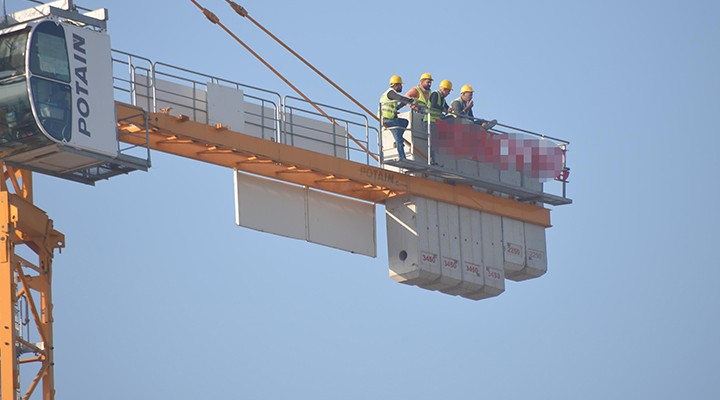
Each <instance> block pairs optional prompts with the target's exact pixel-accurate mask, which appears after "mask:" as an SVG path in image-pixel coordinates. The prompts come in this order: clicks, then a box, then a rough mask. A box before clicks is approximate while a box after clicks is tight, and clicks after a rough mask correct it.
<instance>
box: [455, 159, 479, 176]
mask: <svg viewBox="0 0 720 400" xmlns="http://www.w3.org/2000/svg"><path fill="white" fill-rule="evenodd" d="M457 170H458V172H461V173H462V174H464V175H469V176H477V175H478V162H477V161H474V160H471V159H469V158H462V159H460V160H457Z"/></svg>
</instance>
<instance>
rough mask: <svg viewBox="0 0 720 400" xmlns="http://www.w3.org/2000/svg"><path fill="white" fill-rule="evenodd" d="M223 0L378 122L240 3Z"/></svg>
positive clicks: (375, 115)
mask: <svg viewBox="0 0 720 400" xmlns="http://www.w3.org/2000/svg"><path fill="white" fill-rule="evenodd" d="M225 1H226V2H227V3H228V4H229V5H230V7H232V9H233V10H235V12H236V13H237V14H238V15H240V16H241V17H244V18H247V19H248V20H250V22H252V23H253V24H255V26H257V27H258V28H260V30H262V31H263V32H265V33H266V34H267V35H268V36H270V37H271V38H273V39H274V40H275V41H276V42H278V44H280V45H281V46H282V47H284V48H285V49H286V50H287V51H289V52H290V53H292V55H294V56H295V57H297V59H298V60H300V61H302V62H303V63H304V64H305V65H307V66H308V68H310V69H312V70H313V71H314V72H315V73H317V74H318V75H320V77H321V78H323V79H325V80H326V81H327V82H328V83H329V84H331V85H332V86H333V87H334V88H335V89H337V90H338V91H339V92H340V93H342V94H343V95H345V97H347V98H348V99H350V101H352V102H353V103H355V104H356V105H357V106H358V107H360V108H361V109H362V110H363V111H365V112H366V113H367V114H368V115H370V116H371V117H373V118H375V120H376V121H378V122H379V121H380V118H378V116H377V114H375V113H373V112H372V111H370V110H369V109H368V108H367V107H365V106H364V105H363V104H362V103H360V102H359V101H357V100H356V99H355V98H354V97H353V96H352V95H350V94H349V93H348V92H346V91H345V90H344V89H343V88H341V87H340V86H339V85H337V84H336V83H335V82H333V80H332V79H330V78H328V77H327V76H326V75H325V74H323V73H322V72H321V71H320V70H318V69H317V68H315V67H314V66H313V65H312V64H310V62H309V61H307V60H306V59H305V58H304V57H303V56H301V55H300V54H298V53H297V52H296V51H295V50H293V49H292V48H290V46H288V45H287V44H285V42H283V41H282V40H280V38H278V37H277V36H275V35H274V34H273V33H272V32H270V31H269V30H267V29H266V28H265V27H264V26H262V25H261V24H260V23H259V22H257V21H256V20H255V19H254V18H253V17H251V16H250V13H249V12H248V11H247V10H246V9H245V8H243V7H242V6H241V5H239V4H237V3H235V2H234V1H232V0H225Z"/></svg>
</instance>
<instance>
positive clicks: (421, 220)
mask: <svg viewBox="0 0 720 400" xmlns="http://www.w3.org/2000/svg"><path fill="white" fill-rule="evenodd" d="M414 199H415V202H416V204H417V216H416V217H417V230H418V239H419V240H418V250H419V251H420V256H419V257H420V262H419V266H420V269H421V270H423V271H424V276H425V277H426V278H427V279H426V280H425V281H424V282H420V283H419V285H420V286H422V287H424V288H427V289H429V288H430V285H431V284H432V283H433V282H435V281H436V280H438V279H440V275H441V272H440V271H441V268H440V231H439V229H440V228H439V226H438V206H437V204H438V202H437V201H435V200H430V199H425V198H422V197H415V198H414ZM431 290H432V289H431Z"/></svg>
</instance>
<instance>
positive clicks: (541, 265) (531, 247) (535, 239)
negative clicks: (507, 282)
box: [508, 223, 547, 281]
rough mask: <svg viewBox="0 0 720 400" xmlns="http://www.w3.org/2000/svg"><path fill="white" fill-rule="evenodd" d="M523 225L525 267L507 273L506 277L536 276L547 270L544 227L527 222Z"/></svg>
mask: <svg viewBox="0 0 720 400" xmlns="http://www.w3.org/2000/svg"><path fill="white" fill-rule="evenodd" d="M523 225H524V228H525V268H523V270H522V271H519V272H513V273H512V274H508V279H512V280H515V281H522V280H525V279H531V278H537V277H539V276H542V275H543V274H545V272H547V249H546V242H545V228H544V227H542V226H539V225H534V224H528V223H524V224H523ZM510 275H512V276H510Z"/></svg>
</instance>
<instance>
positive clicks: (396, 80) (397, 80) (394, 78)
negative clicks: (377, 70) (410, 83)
mask: <svg viewBox="0 0 720 400" xmlns="http://www.w3.org/2000/svg"><path fill="white" fill-rule="evenodd" d="M397 83H399V84H401V85H402V83H403V82H402V78H401V77H400V75H393V76H391V77H390V84H391V85H395V84H397Z"/></svg>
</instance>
